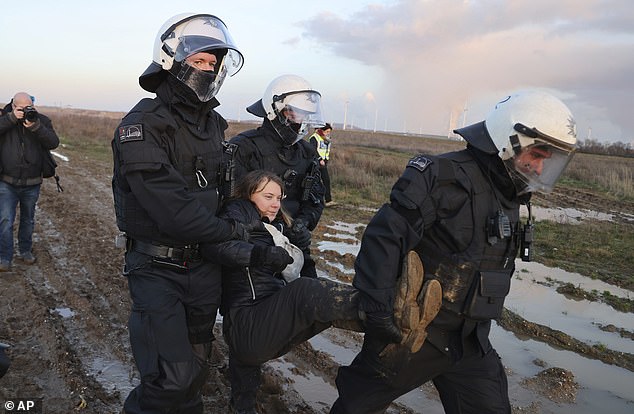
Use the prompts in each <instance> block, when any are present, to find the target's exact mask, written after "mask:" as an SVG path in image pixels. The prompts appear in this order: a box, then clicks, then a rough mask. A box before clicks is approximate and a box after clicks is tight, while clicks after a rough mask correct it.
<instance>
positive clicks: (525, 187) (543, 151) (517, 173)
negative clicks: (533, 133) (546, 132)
mask: <svg viewBox="0 0 634 414" xmlns="http://www.w3.org/2000/svg"><path fill="white" fill-rule="evenodd" d="M573 155H574V149H571V150H568V149H563V148H561V147H560V146H555V145H553V144H552V143H548V142H546V141H542V140H539V139H536V140H535V141H534V143H533V144H532V145H529V146H527V147H524V148H522V149H521V150H519V151H518V152H517V153H516V154H515V155H514V156H513V157H511V158H509V159H507V160H505V161H504V163H505V165H506V168H507V170H508V171H509V174H510V175H511V178H513V180H514V182H515V184H516V187H517V190H518V194H524V193H531V192H535V191H540V192H545V193H549V192H551V191H552V189H553V187H554V186H555V183H556V182H557V180H558V179H559V177H560V176H561V174H562V173H563V172H564V170H565V169H566V166H568V163H569V162H570V160H571V159H572V157H573Z"/></svg>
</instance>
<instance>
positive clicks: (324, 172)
mask: <svg viewBox="0 0 634 414" xmlns="http://www.w3.org/2000/svg"><path fill="white" fill-rule="evenodd" d="M319 173H320V174H321V181H323V183H324V189H325V194H324V200H325V201H326V203H329V202H331V201H332V194H330V174H329V173H328V161H326V165H323V166H320V167H319Z"/></svg>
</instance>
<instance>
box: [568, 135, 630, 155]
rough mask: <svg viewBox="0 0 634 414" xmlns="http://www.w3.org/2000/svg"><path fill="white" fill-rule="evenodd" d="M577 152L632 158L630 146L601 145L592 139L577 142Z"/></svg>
mask: <svg viewBox="0 0 634 414" xmlns="http://www.w3.org/2000/svg"><path fill="white" fill-rule="evenodd" d="M578 144H579V151H580V152H585V153H588V154H603V155H616V156H619V157H634V147H633V146H632V144H626V143H624V142H621V141H618V142H611V143H602V142H599V141H596V140H594V139H587V140H585V141H584V140H581V141H579V143H578Z"/></svg>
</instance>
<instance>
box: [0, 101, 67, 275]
mask: <svg viewBox="0 0 634 414" xmlns="http://www.w3.org/2000/svg"><path fill="white" fill-rule="evenodd" d="M58 145H59V138H58V137H57V134H56V133H55V130H54V129H53V124H52V123H51V120H50V119H49V118H48V117H46V116H44V115H42V114H40V113H39V112H37V110H36V109H35V108H34V107H33V97H32V96H31V95H29V94H28V93H26V92H19V93H17V94H15V96H14V97H13V99H12V100H11V102H10V103H9V104H7V105H6V106H5V107H4V109H3V110H2V111H1V112H0V272H8V271H10V270H11V262H12V260H13V222H14V221H15V214H16V208H17V206H18V203H19V204H20V226H19V229H18V255H17V258H18V259H19V260H21V261H22V262H23V263H25V264H33V263H35V256H33V252H32V251H31V248H32V245H33V240H32V235H33V227H34V224H35V220H34V218H35V204H36V203H37V199H38V197H39V195H40V185H41V184H42V164H43V159H44V158H43V154H44V151H45V150H50V149H54V148H57V146H58Z"/></svg>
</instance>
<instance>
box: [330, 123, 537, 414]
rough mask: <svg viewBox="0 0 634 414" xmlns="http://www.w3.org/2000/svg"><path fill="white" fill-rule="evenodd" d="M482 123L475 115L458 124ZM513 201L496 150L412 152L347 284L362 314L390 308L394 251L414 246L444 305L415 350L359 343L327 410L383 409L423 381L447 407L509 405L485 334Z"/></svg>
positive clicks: (504, 270)
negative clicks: (431, 385) (437, 284)
mask: <svg viewBox="0 0 634 414" xmlns="http://www.w3.org/2000/svg"><path fill="white" fill-rule="evenodd" d="M483 131H484V123H480V124H476V125H475V126H473V127H471V128H468V129H467V130H466V131H462V132H463V133H475V134H483V133H486V131H484V132H483ZM467 141H469V140H467ZM520 201H525V200H520V199H519V198H518V197H517V195H516V191H515V187H514V186H513V183H512V181H511V180H510V178H509V176H508V174H507V173H506V170H505V168H504V165H503V164H502V161H501V160H500V158H499V157H497V155H489V154H485V153H484V152H482V151H479V150H477V149H476V148H474V147H472V146H471V145H469V146H468V147H467V149H465V150H463V151H458V152H454V153H449V154H443V155H440V156H426V155H419V156H417V157H415V158H413V159H412V160H410V162H409V163H408V165H407V167H406V169H405V171H404V173H403V174H402V176H401V177H400V178H399V180H398V181H397V182H396V183H395V185H394V186H393V188H392V192H391V195H390V203H389V204H386V205H384V206H383V207H382V208H381V209H380V210H379V212H378V213H377V214H376V215H375V217H374V218H373V219H372V220H371V222H370V223H369V224H368V226H367V228H366V231H365V233H364V236H363V240H362V244H361V251H360V252H359V255H358V256H357V260H356V263H355V270H356V275H355V278H354V281H353V285H354V286H355V287H356V288H358V289H359V290H360V291H361V292H362V295H361V300H360V306H361V308H362V309H363V310H364V311H365V312H375V311H388V312H391V311H392V310H393V306H394V287H395V280H396V277H397V275H398V273H399V269H400V266H401V263H402V259H403V257H404V256H405V255H406V253H407V252H408V251H410V250H415V251H416V252H417V253H418V254H419V256H420V257H421V260H422V262H423V264H424V271H425V276H424V277H425V279H426V280H429V279H436V280H438V281H439V282H440V283H441V285H442V287H443V302H442V308H441V310H440V312H439V314H438V315H437V316H436V318H435V319H434V320H433V322H432V323H431V325H429V326H428V328H427V331H428V334H429V335H428V337H427V341H426V342H425V344H424V345H423V347H422V348H421V350H420V351H419V352H417V353H414V354H409V353H408V352H407V351H406V350H403V352H395V353H392V354H387V355H383V356H379V352H380V351H381V350H382V349H383V348H384V347H385V345H386V344H385V343H378V344H377V343H372V342H371V341H366V342H365V343H364V346H363V349H362V351H361V352H360V353H359V354H358V355H357V357H356V358H355V360H354V361H353V362H352V364H351V365H350V366H348V367H341V368H340V369H339V373H338V376H337V380H336V383H337V388H338V390H339V399H338V400H337V401H336V402H335V404H334V405H333V408H332V410H331V413H370V412H372V413H374V412H383V411H384V410H385V409H387V407H388V406H389V404H390V403H391V402H392V401H393V400H394V399H396V398H398V397H399V396H401V395H403V394H405V393H407V392H409V391H410V390H412V389H414V388H416V387H418V386H420V385H422V384H423V383H425V382H427V381H429V380H432V381H433V382H434V385H435V386H436V388H437V390H438V391H439V394H440V398H441V400H442V403H443V406H444V408H445V412H447V413H482V412H495V413H510V403H509V400H508V392H507V380H506V375H505V373H504V368H503V366H502V364H501V362H500V360H499V357H498V355H497V353H496V351H495V350H494V349H493V348H492V346H491V344H490V342H489V339H488V333H489V330H490V327H491V319H495V318H497V317H499V316H500V313H501V311H502V308H503V303H504V297H505V296H506V295H507V294H508V291H509V288H510V278H511V275H512V274H513V271H514V259H515V257H516V255H517V250H518V243H519V234H520V224H519V206H520ZM401 350H402V348H401Z"/></svg>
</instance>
